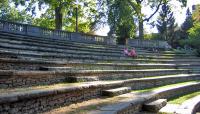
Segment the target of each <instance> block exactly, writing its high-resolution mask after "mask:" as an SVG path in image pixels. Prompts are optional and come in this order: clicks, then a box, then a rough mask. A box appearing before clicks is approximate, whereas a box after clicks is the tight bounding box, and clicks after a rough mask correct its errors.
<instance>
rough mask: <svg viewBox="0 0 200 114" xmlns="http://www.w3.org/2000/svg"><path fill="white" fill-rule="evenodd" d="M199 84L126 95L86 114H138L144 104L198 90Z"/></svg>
mask: <svg viewBox="0 0 200 114" xmlns="http://www.w3.org/2000/svg"><path fill="white" fill-rule="evenodd" d="M199 87H200V84H199V83H196V84H186V85H181V86H177V87H170V88H166V89H160V90H155V91H152V92H148V93H128V94H125V95H121V96H119V98H123V99H120V100H119V101H118V103H115V104H112V105H108V106H103V107H100V108H98V109H97V110H93V111H90V112H88V114H136V113H137V114H138V113H139V112H140V111H142V106H143V104H145V103H146V102H151V101H154V100H156V99H169V98H173V97H175V96H179V95H182V94H185V93H189V92H194V91H197V90H200V88H199Z"/></svg>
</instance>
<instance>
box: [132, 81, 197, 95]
mask: <svg viewBox="0 0 200 114" xmlns="http://www.w3.org/2000/svg"><path fill="white" fill-rule="evenodd" d="M197 82H200V81H189V82H182V83H176V84H170V85H166V86H160V87H154V88H147V89H142V90H134V91H132V92H139V93H143V92H151V91H154V90H160V89H165V88H170V87H176V86H181V85H186V84H192V83H197Z"/></svg>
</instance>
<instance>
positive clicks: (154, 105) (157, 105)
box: [142, 99, 167, 113]
mask: <svg viewBox="0 0 200 114" xmlns="http://www.w3.org/2000/svg"><path fill="white" fill-rule="evenodd" d="M166 105H167V99H158V100H156V101H153V102H150V103H145V104H144V105H143V107H142V110H144V111H147V112H152V113H158V112H159V110H160V109H161V108H163V107H164V106H166Z"/></svg>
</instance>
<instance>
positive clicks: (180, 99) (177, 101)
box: [169, 91, 200, 104]
mask: <svg viewBox="0 0 200 114" xmlns="http://www.w3.org/2000/svg"><path fill="white" fill-rule="evenodd" d="M198 95H200V91H198V92H194V93H190V94H186V95H184V96H180V97H177V98H174V99H172V100H170V101H169V103H170V104H182V103H183V102H184V101H186V100H189V99H191V98H193V97H195V96H198Z"/></svg>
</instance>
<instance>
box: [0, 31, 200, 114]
mask: <svg viewBox="0 0 200 114" xmlns="http://www.w3.org/2000/svg"><path fill="white" fill-rule="evenodd" d="M0 40H1V42H0V57H1V58H0V69H1V70H0V93H1V94H0V113H11V114H17V113H33V114H34V113H40V112H45V111H50V110H52V109H55V108H58V107H62V106H68V105H70V104H75V103H78V102H85V101H87V100H89V99H95V98H101V97H102V96H103V94H104V95H105V93H106V92H107V93H109V94H108V95H110V97H112V96H116V95H120V94H124V95H121V96H122V97H123V99H124V98H125V99H124V100H123V101H121V100H119V101H117V102H116V103H115V104H116V105H115V104H114V108H113V107H111V108H113V109H114V110H112V112H114V113H116V112H119V113H125V114H126V113H129V112H130V113H132V112H135V111H140V110H141V109H142V105H143V104H144V103H149V102H152V101H155V100H157V99H160V98H166V99H167V98H170V97H173V96H176V95H181V94H182V93H187V92H191V91H195V90H198V89H199V87H200V84H199V81H200V76H199V75H200V72H196V74H194V72H193V70H194V71H198V68H199V66H200V60H199V59H198V57H195V56H194V55H193V54H186V53H176V52H173V51H159V52H153V53H152V51H149V50H144V49H137V53H138V58H134V59H133V58H129V57H125V56H124V55H123V49H124V46H114V45H111V46H108V45H98V44H86V43H76V42H63V41H57V40H52V39H44V38H39V37H30V36H23V35H16V34H9V33H0ZM141 63H143V64H141ZM144 63H145V64H144ZM146 63H148V64H146ZM191 69H192V70H191ZM98 80H101V81H98ZM113 80H115V81H113ZM82 81H90V82H82ZM186 81H197V82H196V83H190V84H187V85H184V86H179V87H174V88H170V89H166V90H161V91H157V92H155V93H151V92H150V93H148V94H143V95H141V94H140V95H139V94H135V93H132V92H131V91H132V90H140V89H146V88H152V87H159V86H163V85H169V84H175V83H180V82H186ZM68 82H79V83H68ZM128 92H129V93H128ZM125 93H127V94H125ZM121 96H116V97H121ZM127 96H128V97H127ZM135 98H136V99H135ZM124 101H125V102H124ZM133 101H134V102H133ZM120 103H122V104H120ZM119 104H120V105H119ZM130 104H131V105H130ZM118 106H120V108H116V107H118ZM104 109H106V110H104ZM107 109H108V108H107V107H106V108H103V112H107ZM116 109H117V110H116ZM129 109H130V110H129ZM101 111H102V110H101ZM101 111H100V113H101ZM108 113H109V114H112V113H110V112H108Z"/></svg>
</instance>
